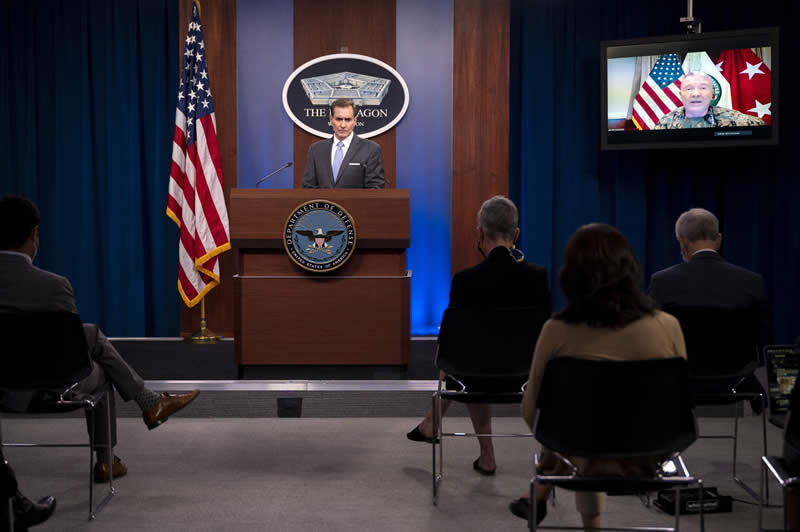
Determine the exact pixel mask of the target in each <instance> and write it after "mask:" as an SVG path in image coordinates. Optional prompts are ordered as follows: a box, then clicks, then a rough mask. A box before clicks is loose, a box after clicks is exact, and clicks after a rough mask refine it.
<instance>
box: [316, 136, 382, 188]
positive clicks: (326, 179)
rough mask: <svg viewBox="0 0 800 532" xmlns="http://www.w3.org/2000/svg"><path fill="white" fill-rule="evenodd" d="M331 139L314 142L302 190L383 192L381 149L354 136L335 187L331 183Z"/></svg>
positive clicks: (334, 184)
mask: <svg viewBox="0 0 800 532" xmlns="http://www.w3.org/2000/svg"><path fill="white" fill-rule="evenodd" d="M332 147H333V137H331V138H329V139H328V140H321V141H319V142H315V143H314V144H312V145H311V147H310V148H309V149H308V160H307V161H306V169H305V172H303V188H383V187H384V186H385V183H386V179H385V178H384V176H383V154H382V153H381V147H380V146H379V145H378V144H377V143H375V142H372V141H371V140H367V139H362V138H360V137H359V136H358V135H353V140H352V142H351V143H350V147H349V148H347V154H345V156H344V160H343V161H342V166H341V167H339V175H338V178H337V180H336V183H334V181H333V168H332V167H331V149H332Z"/></svg>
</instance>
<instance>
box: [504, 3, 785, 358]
mask: <svg viewBox="0 0 800 532" xmlns="http://www.w3.org/2000/svg"><path fill="white" fill-rule="evenodd" d="M685 10H686V3H685V2H680V1H675V2H642V1H641V0H608V1H605V2H583V1H577V0H567V1H565V0H535V1H523V0H512V29H511V50H512V58H511V87H512V91H511V116H512V122H511V145H510V162H511V165H510V169H511V178H510V191H511V195H512V197H513V199H514V200H515V201H516V202H517V204H518V205H519V206H520V208H521V210H522V228H523V236H522V240H521V242H522V245H523V249H524V250H525V251H526V252H527V256H528V259H529V260H532V261H534V262H537V263H539V264H543V265H545V266H546V267H547V268H548V270H549V271H550V272H551V279H552V283H553V286H554V289H555V290H554V299H555V300H554V308H556V309H558V308H561V307H562V306H563V304H564V297H563V294H562V293H561V291H560V290H559V289H558V288H556V287H557V285H558V281H557V279H558V270H559V268H560V267H561V263H562V256H563V249H564V245H565V243H566V241H567V239H568V238H569V236H570V235H571V234H572V233H573V232H574V231H575V229H577V228H578V227H579V226H580V225H582V224H585V223H589V222H593V221H603V222H608V223H611V224H613V225H615V226H617V227H618V228H619V229H620V230H621V231H623V232H624V233H625V235H626V236H627V237H628V239H629V240H630V242H631V244H632V245H633V248H634V250H635V251H636V253H637V255H638V256H639V259H640V260H641V262H642V265H643V269H644V281H645V283H647V282H649V278H650V275H651V274H652V273H653V272H655V271H658V270H660V269H662V268H665V267H667V266H670V265H672V264H675V263H676V262H678V261H679V260H681V257H680V253H679V249H678V245H677V243H676V241H675V237H674V224H675V220H676V219H677V217H678V215H679V214H680V213H681V212H683V211H685V210H686V209H688V208H691V207H704V208H707V209H709V210H711V211H712V212H714V213H715V214H717V216H718V217H719V219H720V223H721V224H722V228H721V231H722V234H723V248H722V252H723V254H724V255H725V257H726V258H727V259H728V260H730V261H731V262H733V263H736V264H739V265H741V266H743V267H746V268H749V269H752V270H755V271H757V272H759V273H761V274H762V275H764V277H765V279H766V282H767V289H768V292H769V295H770V297H771V300H772V304H773V309H774V312H775V325H776V340H777V341H778V342H782V343H783V342H790V341H793V340H794V338H795V337H797V336H798V335H800V169H799V167H798V163H797V159H796V157H795V155H794V152H795V151H796V149H797V146H798V145H800V132H798V130H797V127H796V124H798V123H800V106H797V105H794V102H793V96H794V94H795V93H796V92H797V86H798V85H797V81H798V74H797V68H796V66H795V65H796V63H797V59H798V57H800V39H797V37H796V35H794V33H795V32H796V27H797V24H798V22H800V17H798V6H797V5H796V2H792V1H791V0H785V1H774V2H762V3H760V4H759V5H758V9H753V4H752V3H751V2H744V1H731V0H704V1H703V2H696V3H695V13H694V15H695V16H696V17H700V18H701V19H702V20H703V30H704V31H705V32H711V31H725V30H734V29H743V28H753V27H763V26H782V28H781V40H780V64H779V65H778V66H779V68H780V86H779V91H780V96H781V101H782V102H784V105H783V106H781V108H780V113H781V117H780V132H779V134H780V145H779V146H778V147H766V148H753V147H751V148H738V149H730V148H714V149H683V150H652V151H627V152H601V151H600V138H599V131H600V127H599V126H600V111H599V99H600V73H601V69H600V41H601V40H612V39H628V38H639V37H647V36H657V35H673V34H680V33H683V27H682V26H681V24H680V22H679V18H680V17H682V16H685V15H686V11H685Z"/></svg>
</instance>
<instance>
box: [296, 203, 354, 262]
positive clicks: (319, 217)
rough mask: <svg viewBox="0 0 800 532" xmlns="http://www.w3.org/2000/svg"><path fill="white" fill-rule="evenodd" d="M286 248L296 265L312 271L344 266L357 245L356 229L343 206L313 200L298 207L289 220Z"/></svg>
mask: <svg viewBox="0 0 800 532" xmlns="http://www.w3.org/2000/svg"><path fill="white" fill-rule="evenodd" d="M283 245H284V247H285V248H286V253H288V254H289V258H291V259H292V261H294V263H295V264H297V265H298V266H300V267H301V268H303V269H306V270H308V271H311V272H330V271H333V270H335V269H337V268H339V267H341V266H342V265H343V264H344V263H345V262H347V260H348V259H349V258H350V256H351V255H352V254H353V250H354V249H355V246H356V226H355V223H354V221H353V219H352V218H351V217H350V214H348V212H347V211H346V210H344V208H342V206H341V205H337V204H336V203H333V202H332V201H327V200H311V201H307V202H305V203H302V204H300V205H298V206H297V207H296V208H295V209H294V210H293V211H292V213H291V214H290V215H289V217H288V218H287V219H286V226H285V227H284V231H283Z"/></svg>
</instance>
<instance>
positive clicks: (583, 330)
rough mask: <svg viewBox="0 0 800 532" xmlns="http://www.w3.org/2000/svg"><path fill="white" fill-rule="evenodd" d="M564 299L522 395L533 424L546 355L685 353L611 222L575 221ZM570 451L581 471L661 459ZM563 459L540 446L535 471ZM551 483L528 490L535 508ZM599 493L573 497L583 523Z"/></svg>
mask: <svg viewBox="0 0 800 532" xmlns="http://www.w3.org/2000/svg"><path fill="white" fill-rule="evenodd" d="M559 280H560V284H561V289H562V290H563V291H564V294H565V295H566V296H567V305H566V307H565V308H564V310H562V311H561V312H558V313H556V314H555V315H554V316H553V319H551V320H548V321H547V322H546V323H545V325H544V328H543V329H542V333H541V334H540V335H539V341H538V342H537V343H536V349H535V351H534V355H533V363H532V365H531V371H530V375H529V377H528V388H527V390H526V391H525V396H524V398H523V400H522V417H523V418H524V419H525V422H526V423H527V424H528V426H530V427H531V429H532V430H533V428H534V427H533V424H534V418H535V415H536V399H537V396H538V394H539V390H540V388H541V386H542V378H543V377H544V372H545V368H546V366H547V363H548V362H549V361H550V360H551V359H553V358H555V357H560V356H570V357H580V358H589V359H597V360H640V359H660V358H671V357H683V358H686V348H685V346H684V343H683V335H682V333H681V328H680V325H679V324H678V321H677V320H676V319H675V318H674V317H672V316H670V315H669V314H666V313H664V312H660V311H658V310H656V303H655V301H653V300H652V299H650V298H649V297H648V296H646V295H645V294H644V293H643V292H642V290H641V289H640V283H641V273H640V268H639V262H638V261H637V259H636V256H635V255H634V254H633V250H632V249H631V246H630V244H629V243H628V241H627V240H626V239H625V237H624V236H623V235H622V233H620V232H619V231H618V230H617V229H615V228H614V227H611V226H610V225H607V224H602V223H595V224H590V225H585V226H583V227H581V228H580V229H578V230H577V231H576V232H575V234H574V235H572V237H571V238H570V239H569V241H568V242H567V246H566V248H565V250H564V265H563V266H562V268H561V273H560V275H559ZM569 459H570V460H571V461H572V463H574V464H575V465H576V466H577V467H578V472H579V473H580V474H622V473H623V472H625V473H626V474H630V473H632V472H641V473H642V474H653V473H654V472H655V471H656V469H657V466H658V463H659V462H660V460H659V458H658V457H653V459H652V460H644V461H642V460H636V461H625V460H591V461H590V460H588V459H587V458H583V457H580V456H571V457H569ZM562 467H563V463H561V462H559V461H558V459H557V458H556V457H555V456H554V455H553V454H552V453H550V452H549V451H548V450H547V449H542V462H541V465H540V471H539V472H540V473H543V474H548V473H549V474H556V473H562V472H566V470H564V469H562ZM551 489H552V487H551V486H539V487H537V491H536V493H535V494H534V496H535V499H536V504H537V506H536V516H537V520H538V521H541V520H542V519H544V517H545V513H546V511H547V506H546V500H547V496H548V495H549V493H550V490H551ZM604 504H605V494H604V493H594V492H576V493H575V505H576V507H577V509H578V512H579V513H580V515H581V519H582V520H583V526H584V527H598V526H600V519H599V515H600V513H601V512H602V511H603V507H604ZM509 506H510V509H511V512H512V513H513V514H514V515H516V516H518V517H521V518H523V519H528V516H529V514H530V508H529V505H528V496H527V495H525V496H524V497H522V498H520V499H517V500H515V501H513V502H512V503H511V504H510V505H509Z"/></svg>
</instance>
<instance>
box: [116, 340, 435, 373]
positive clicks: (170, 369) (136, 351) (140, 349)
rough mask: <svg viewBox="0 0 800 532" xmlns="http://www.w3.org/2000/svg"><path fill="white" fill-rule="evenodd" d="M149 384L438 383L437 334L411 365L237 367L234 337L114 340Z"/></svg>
mask: <svg viewBox="0 0 800 532" xmlns="http://www.w3.org/2000/svg"><path fill="white" fill-rule="evenodd" d="M110 340H111V341H112V343H113V344H114V346H115V347H116V348H117V350H118V351H119V352H120V353H121V354H122V357H123V358H124V359H125V360H127V361H128V363H129V364H130V365H131V366H132V367H133V368H134V369H136V371H138V372H139V374H140V375H141V376H142V377H143V378H144V379H145V380H232V379H236V380H354V379H355V380H411V381H415V380H436V379H437V378H438V376H439V372H438V370H437V369H436V367H435V366H434V364H433V359H434V354H435V353H436V337H435V336H414V337H412V338H411V348H410V353H409V361H408V365H407V366H345V365H330V366H309V365H276V366H238V365H237V364H236V361H235V357H234V344H233V339H232V338H231V339H223V340H222V341H221V342H219V343H217V344H191V343H187V342H184V341H183V340H182V339H181V338H110Z"/></svg>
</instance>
